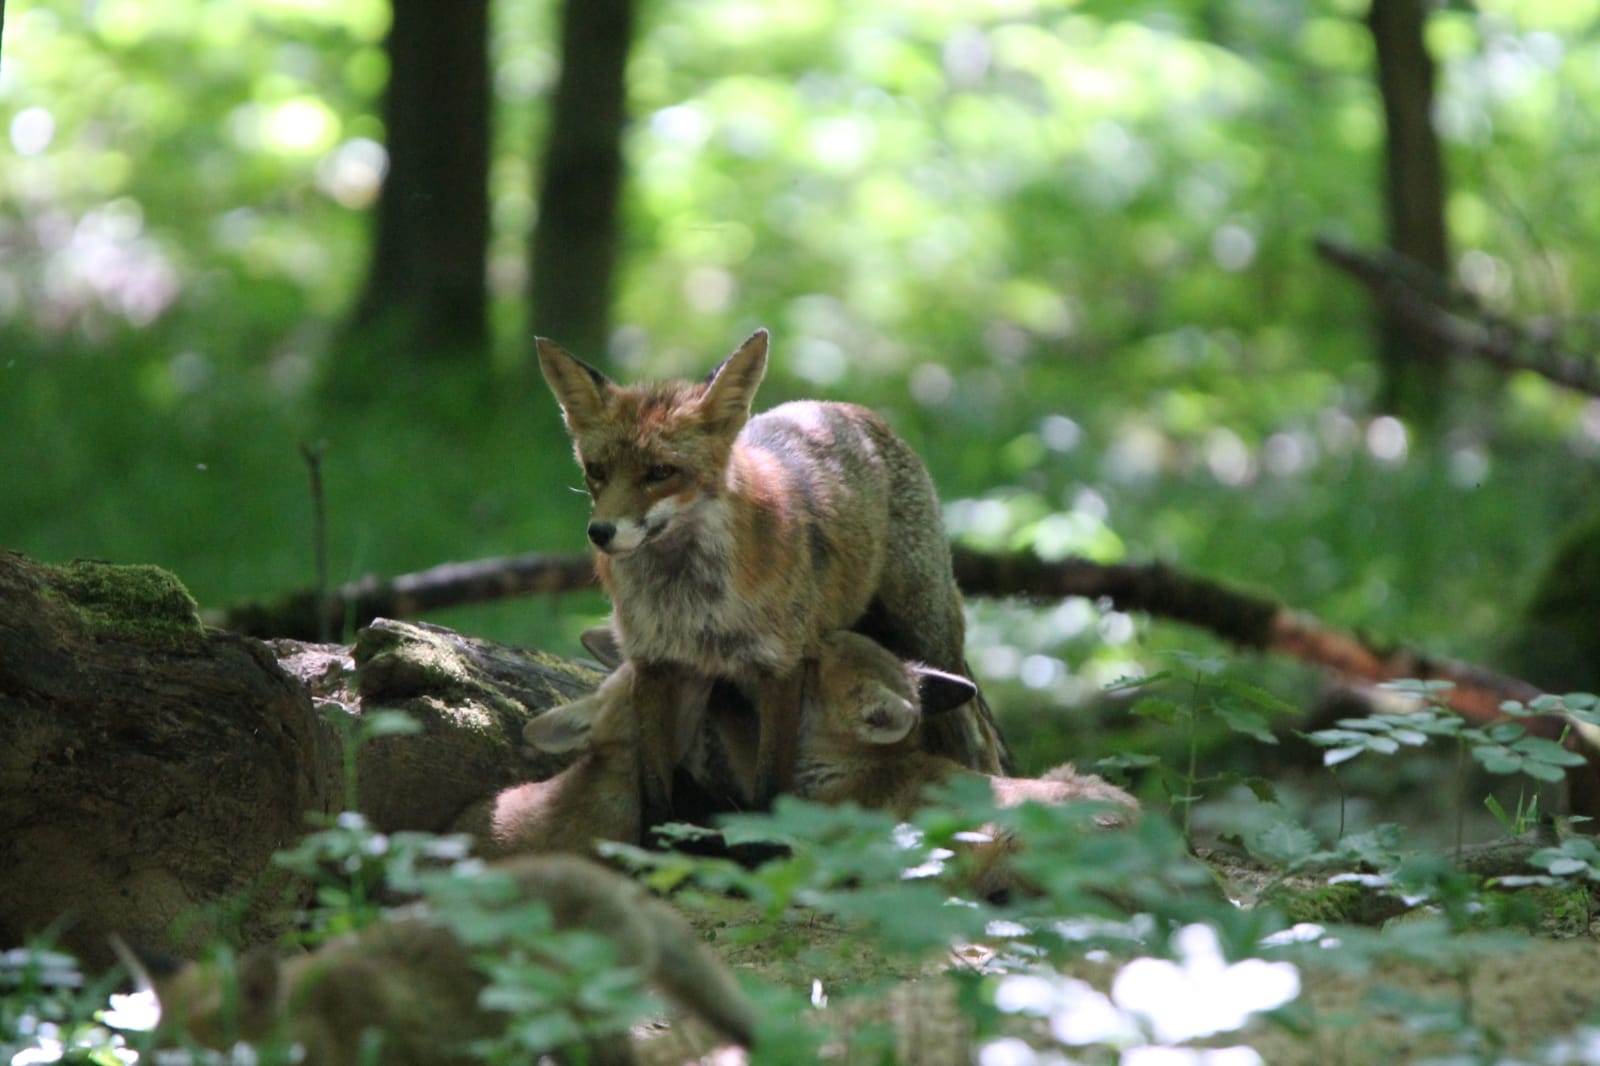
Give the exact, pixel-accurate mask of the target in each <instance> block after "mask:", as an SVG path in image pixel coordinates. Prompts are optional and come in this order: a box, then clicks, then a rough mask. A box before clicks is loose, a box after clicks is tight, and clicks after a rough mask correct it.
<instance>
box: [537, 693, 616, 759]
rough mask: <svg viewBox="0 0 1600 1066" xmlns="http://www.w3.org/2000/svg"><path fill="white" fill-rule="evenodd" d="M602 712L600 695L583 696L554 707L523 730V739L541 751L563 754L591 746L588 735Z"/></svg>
mask: <svg viewBox="0 0 1600 1066" xmlns="http://www.w3.org/2000/svg"><path fill="white" fill-rule="evenodd" d="M599 713H600V699H599V697H598V696H594V695H590V696H584V697H583V698H581V699H576V700H573V701H572V702H571V703H564V704H562V705H561V706H560V707H552V708H550V710H548V711H545V712H544V713H543V714H541V715H540V716H539V717H537V718H535V719H534V720H533V721H531V722H529V723H528V724H527V725H525V726H523V727H522V739H523V740H525V741H527V742H528V743H529V744H531V745H532V746H533V747H535V748H538V749H539V750H540V751H543V752H549V753H550V754H552V755H562V754H565V753H566V752H569V751H580V750H583V749H585V748H587V747H588V746H589V733H590V731H591V730H592V729H593V727H594V720H595V718H596V717H597V716H598V715H599Z"/></svg>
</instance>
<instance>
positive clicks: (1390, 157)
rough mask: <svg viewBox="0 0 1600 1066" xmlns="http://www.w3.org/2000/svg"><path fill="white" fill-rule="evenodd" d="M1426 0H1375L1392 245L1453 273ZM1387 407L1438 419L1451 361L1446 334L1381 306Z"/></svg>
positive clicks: (1383, 405) (1382, 396) (1372, 15)
mask: <svg viewBox="0 0 1600 1066" xmlns="http://www.w3.org/2000/svg"><path fill="white" fill-rule="evenodd" d="M1426 22H1427V12H1426V9H1425V7H1424V0H1372V7H1371V8H1370V9H1369V11H1368V13H1367V26H1368V28H1369V29H1370V30H1371V31H1372V40H1373V44H1374V45H1375V46H1376V49H1377V64H1378V88H1379V91H1380V93H1381V94H1382V96H1383V116H1384V122H1385V124H1386V126H1387V129H1388V137H1387V139H1386V140H1385V142H1384V145H1385V150H1384V193H1385V208H1386V214H1387V220H1388V229H1389V247H1390V248H1391V249H1393V250H1394V251H1396V252H1399V253H1400V254H1402V255H1404V256H1406V257H1408V258H1410V259H1412V260H1414V261H1416V262H1418V263H1421V264H1422V265H1423V266H1425V267H1427V268H1428V269H1429V270H1430V271H1432V272H1433V273H1434V274H1436V275H1437V276H1439V277H1448V276H1449V269H1450V264H1449V250H1448V247H1447V241H1446V234H1445V221H1444V196H1445V188H1444V182H1445V177H1444V163H1443V160H1442V157H1441V154H1440V150H1439V137H1438V134H1437V133H1436V132H1435V131H1434V128H1433V80H1434V66H1433V57H1432V56H1430V55H1429V54H1428V49H1427V45H1426V42H1425V40H1424V36H1423V31H1424V28H1425V25H1426ZM1380 314H1381V316H1382V317H1381V318H1380V320H1379V360H1380V362H1381V364H1382V369H1383V381H1382V385H1381V388H1380V392H1379V396H1378V405H1379V408H1380V409H1381V410H1384V411H1388V412H1391V413H1393V414H1397V415H1401V416H1403V417H1407V418H1410V419H1412V420H1413V421H1415V422H1417V423H1419V424H1421V425H1422V426H1424V427H1426V426H1428V425H1430V424H1432V423H1435V422H1436V421H1437V420H1438V417H1439V415H1440V413H1441V408H1442V400H1443V398H1444V396H1445V389H1444V387H1443V385H1444V378H1445V374H1446V363H1445V360H1444V357H1443V353H1442V351H1441V342H1440V340H1439V339H1438V338H1437V337H1436V336H1434V335H1432V334H1430V333H1428V332H1427V331H1425V330H1419V329H1416V328H1414V327H1413V326H1411V325H1410V324H1408V323H1407V321H1406V320H1405V319H1404V317H1403V316H1400V315H1398V314H1396V313H1395V312H1394V311H1392V310H1388V309H1384V310H1381V311H1380Z"/></svg>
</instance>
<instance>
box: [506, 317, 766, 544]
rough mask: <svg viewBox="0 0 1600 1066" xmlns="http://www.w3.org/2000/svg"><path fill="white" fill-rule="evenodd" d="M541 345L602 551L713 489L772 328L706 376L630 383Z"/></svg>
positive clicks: (640, 537)
mask: <svg viewBox="0 0 1600 1066" xmlns="http://www.w3.org/2000/svg"><path fill="white" fill-rule="evenodd" d="M538 348H539V369H540V370H541V371H542V372H543V373H544V379H545V381H546V382H547V383H548V384H549V386H550V391H552V392H554V393H555V396H556V400H557V402H558V403H560V404H561V411H562V415H563V416H564V417H565V419H566V423H567V431H568V432H569V433H570V434H571V435H572V443H573V450H574V452H575V453H576V455H577V458H578V465H579V467H581V468H582V470H583V477H584V483H585V485H586V486H587V487H588V490H589V496H590V498H591V499H592V500H593V501H594V511H593V514H592V515H591V516H590V520H589V540H590V542H591V543H592V544H593V545H594V546H595V547H596V548H597V549H599V550H600V551H601V552H602V553H603V554H604V555H607V556H612V557H621V556H625V555H627V554H629V553H630V552H633V551H635V550H637V549H638V548H639V547H641V546H642V545H644V544H646V543H648V542H650V541H653V540H655V539H657V538H658V537H660V536H662V535H663V534H665V533H667V532H668V531H669V530H670V529H672V528H673V526H674V524H675V523H676V520H677V519H679V517H680V516H682V515H684V514H686V513H689V512H692V511H693V510H694V509H695V507H696V505H697V504H699V503H702V502H704V501H707V500H710V499H712V498H713V497H714V496H715V495H716V493H717V492H718V491H719V490H720V488H721V486H722V483H723V479H724V477H725V474H726V471H727V465H728V455H729V452H730V450H731V449H732V447H733V441H734V438H735V437H737V436H738V435H739V431H740V430H741V429H743V428H744V424H745V422H747V421H748V420H749V418H750V404H751V402H752V401H753V400H754V398H755V393H756V388H757V387H758V386H759V385H760V384H761V379H762V376H763V375H764V374H765V373H766V369H767V331H766V330H764V329H761V330H757V331H756V332H755V333H753V334H751V336H750V338H749V339H748V340H746V341H745V342H744V343H743V344H741V345H740V346H739V348H738V349H737V350H736V351H735V352H734V353H733V354H732V355H730V356H728V357H727V358H726V359H724V360H723V361H722V363H721V364H720V365H719V366H718V367H717V368H716V369H715V370H713V371H712V372H711V374H710V375H709V376H708V377H707V378H706V379H705V380H704V381H700V382H689V381H669V382H660V383H655V384H646V385H632V386H626V387H624V386H620V385H617V384H615V383H614V382H612V381H611V379H609V378H607V377H606V376H605V375H604V374H602V373H601V372H600V371H598V370H596V369H595V368H594V367H592V366H589V365H588V364H587V363H584V362H582V361H580V360H579V359H577V358H575V357H573V356H572V355H570V354H569V353H567V352H566V351H565V350H563V349H562V348H561V347H560V346H558V345H556V344H553V343H551V342H550V341H547V340H544V339H543V338H540V340H539V342H538Z"/></svg>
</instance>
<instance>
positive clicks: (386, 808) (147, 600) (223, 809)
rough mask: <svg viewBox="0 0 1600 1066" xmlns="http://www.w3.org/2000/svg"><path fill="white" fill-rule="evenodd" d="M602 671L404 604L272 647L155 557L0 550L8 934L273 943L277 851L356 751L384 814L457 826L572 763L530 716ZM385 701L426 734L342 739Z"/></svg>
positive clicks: (339, 785)
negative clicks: (350, 629) (495, 799)
mask: <svg viewBox="0 0 1600 1066" xmlns="http://www.w3.org/2000/svg"><path fill="white" fill-rule="evenodd" d="M358 667H359V670H358V669H357V668H358ZM597 679H598V674H596V673H595V672H594V671H592V670H589V669H585V668H581V667H575V666H573V665H572V664H564V663H563V662H562V661H561V660H559V659H554V658H552V657H548V656H540V655H538V654H535V653H527V652H521V651H517V650H515V649H510V648H502V647H498V646H496V645H492V644H489V643H487V642H484V641H476V640H472V639H470V638H466V637H461V636H459V635H457V634H454V633H451V632H450V631H449V630H443V629H437V628H434V627H430V626H420V625H408V624H405V623H398V622H377V623H374V624H373V626H371V627H370V628H368V629H367V630H364V631H363V632H362V634H361V636H360V638H359V639H358V640H357V642H356V644H355V645H354V647H352V648H344V647H341V646H338V645H311V644H300V643H296V642H292V641H275V642H272V643H271V644H264V643H262V642H260V641H256V640H251V639H249V638H246V637H241V636H237V635H235V634H231V633H223V632H219V631H217V630H210V629H205V628H204V627H202V626H201V624H200V621H199V619H198V617H197V615H196V611H195V606H194V602H193V601H192V600H190V599H189V597H188V594H187V593H186V592H185V591H184V590H183V588H182V586H181V585H179V584H178V582H177V581H176V580H175V579H174V578H172V577H171V575H169V574H166V573H164V572H163V571H160V570H158V569H156V568H155V567H147V566H136V567H119V566H109V565H106V564H100V563H75V564H73V565H71V566H69V567H50V566H44V565H41V564H39V563H35V562H32V561H30V560H28V559H25V558H23V557H22V556H20V555H16V554H14V553H9V552H0V948H4V947H9V946H11V945H15V944H19V943H21V942H22V941H23V940H25V939H26V938H27V937H29V936H32V935H34V934H37V933H40V932H42V931H44V930H46V929H48V928H50V927H51V926H52V924H53V923H59V925H57V926H56V931H57V934H58V936H57V939H58V942H59V943H60V945H61V946H62V947H64V948H65V949H67V950H69V951H71V952H72V953H73V954H76V955H78V956H80V957H82V958H85V959H88V960H91V961H94V962H97V963H98V962H108V961H109V947H108V941H107V935H108V934H110V933H113V932H114V933H118V934H119V935H121V936H122V937H123V938H125V939H126V940H128V941H129V942H131V943H135V944H141V945H144V946H147V947H151V948H160V949H164V950H167V951H174V952H177V953H180V954H189V953H192V952H194V951H196V950H198V948H199V947H201V946H202V945H204V944H205V943H207V942H209V941H210V940H212V939H213V938H214V937H216V936H218V935H221V936H225V937H227V938H229V939H232V940H236V941H239V942H242V943H246V944H249V943H259V942H262V941H265V940H268V939H271V938H273V937H275V936H277V935H278V934H279V933H281V932H283V931H284V928H285V924H286V922H287V920H288V916H289V915H291V914H292V911H293V908H294V907H295V906H296V905H299V904H302V903H304V902H306V901H307V899H306V890H305V886H304V885H296V884H294V883H293V882H292V881H291V880H290V879H289V877H288V875H287V874H286V873H284V872H283V871H280V870H278V869H277V868H275V867H274V866H273V865H272V863H271V858H272V854H273V852H275V851H277V850H279V849H281V848H284V847H286V846H289V845H292V844H293V843H294V842H295V841H296V840H298V839H299V838H300V837H301V836H302V835H303V834H304V833H305V832H306V830H307V827H308V822H307V815H308V814H310V815H327V814H330V813H332V812H335V811H338V810H340V809H342V808H343V807H344V806H345V796H346V782H345V778H344V769H345V767H346V766H347V765H352V764H353V767H354V771H355V774H356V784H357V786H358V787H357V790H356V797H357V807H358V808H359V809H360V810H361V811H363V812H364V813H365V814H366V815H367V817H368V819H369V820H370V821H371V822H372V824H373V825H374V826H376V827H377V828H378V829H380V830H383V831H386V832H391V831H395V830H403V829H419V830H430V831H443V830H447V829H449V828H450V827H451V826H452V824H453V823H454V821H455V819H456V817H457V816H458V815H459V814H460V812H461V811H462V810H463V809H464V808H466V807H468V806H470V805H471V804H473V803H475V802H477V801H480V800H482V799H483V798H485V797H486V796H489V795H492V794H493V793H495V792H496V791H498V790H499V789H501V788H504V787H506V786H508V785H511V784H515V783H517V782H519V781H524V780H531V779H538V778H541V777H547V776H549V775H550V774H552V773H554V772H555V771H556V770H558V769H560V768H561V765H562V763H561V762H560V761H557V760H553V759H550V758H548V757H544V758H541V759H537V760H533V761H529V760H528V759H526V758H525V756H524V755H523V753H522V746H521V729H522V725H523V724H524V722H525V721H526V720H527V717H528V716H529V715H530V714H532V713H536V712H537V711H539V710H541V709H543V708H545V707H548V706H551V705H553V704H556V703H562V702H565V701H566V700H568V699H571V698H573V697H574V696H576V695H578V694H580V693H582V692H584V691H587V690H588V689H590V688H592V687H593V685H594V684H595V682H596V680H597ZM379 707H381V708H385V709H389V708H395V709H399V710H403V711H405V712H407V713H408V714H410V715H411V716H412V717H413V718H414V719H416V720H417V721H419V722H420V723H421V724H422V726H423V731H422V732H421V733H417V734H407V735H398V736H383V737H380V738H377V739H373V740H369V741H367V742H366V743H364V744H362V745H360V746H359V747H356V748H354V749H352V750H349V751H347V747H346V744H347V741H346V738H347V737H349V736H350V735H352V733H353V728H352V727H353V726H354V724H355V723H356V722H358V721H359V720H360V717H361V715H363V714H364V713H365V711H367V710H368V709H372V708H379Z"/></svg>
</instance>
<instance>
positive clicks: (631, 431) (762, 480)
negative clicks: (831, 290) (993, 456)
mask: <svg viewBox="0 0 1600 1066" xmlns="http://www.w3.org/2000/svg"><path fill="white" fill-rule="evenodd" d="M766 364H767V333H766V331H765V330H758V331H757V332H756V333H755V334H753V335H752V336H751V337H750V338H749V339H748V340H746V341H745V342H744V343H743V344H742V345H740V347H739V348H738V349H737V350H736V351H735V352H734V353H733V354H732V355H730V356H728V358H727V359H725V360H724V361H723V362H722V364H721V365H719V366H718V367H717V368H716V369H715V370H714V371H712V372H711V374H710V376H709V377H708V378H707V379H706V380H705V381H702V382H688V381H670V382H663V383H655V384H644V385H634V386H627V387H623V386H618V385H616V384H614V383H612V382H611V381H610V380H609V379H608V378H607V377H606V376H605V375H603V374H602V373H600V372H599V371H598V370H595V369H594V368H593V367H590V366H588V365H586V364H584V363H582V362H580V361H579V360H578V359H576V358H574V357H573V356H571V355H569V354H568V353H567V352H565V351H564V350H562V349H561V348H559V347H558V346H556V345H554V344H552V343H550V342H549V341H544V340H541V341H540V342H539V365H540V368H541V370H542V371H543V373H544V377H545V380H546V382H548V383H549V385H550V388H551V390H552V391H553V392H554V393H555V395H556V399H557V400H558V401H559V403H560V405H561V409H562V412H563V414H564V416H565V419H566V425H567V429H568V430H569V432H570V433H571V435H572V439H573V445H574V450H575V453H576V455H577V459H578V463H579V465H580V467H581V468H582V470H583V476H584V480H585V483H586V484H587V486H588V489H589V494H590V496H591V498H592V500H593V505H594V506H593V513H592V515H591V517H590V520H589V526H588V535H589V540H590V541H591V542H592V543H593V545H594V547H595V549H596V551H597V557H596V571H597V573H598V574H599V577H600V580H601V583H602V584H603V585H604V586H605V588H606V591H607V592H608V593H609V594H610V596H611V601H612V605H613V608H614V619H615V624H616V627H617V630H618V635H619V637H620V640H621V647H622V651H623V653H624V655H625V656H626V657H627V659H628V660H629V661H631V662H633V663H634V664H635V665H636V666H637V667H639V668H640V669H641V670H642V671H647V672H653V671H655V670H656V669H657V668H659V667H662V666H670V667H675V668H678V669H687V670H689V671H692V672H694V673H696V674H698V675H700V676H714V677H723V678H728V679H730V680H732V681H734V682H736V683H738V684H740V685H742V686H744V687H745V688H746V690H747V691H750V692H752V693H754V701H755V703H756V705H757V706H758V708H759V709H760V710H759V712H758V713H759V731H760V734H761V737H760V741H759V751H758V754H757V762H758V767H757V770H756V772H755V774H754V777H755V779H756V780H758V781H759V782H760V786H759V787H760V789H761V791H762V792H763V793H764V795H763V796H762V797H760V798H761V799H767V798H770V794H771V790H772V787H773V783H774V781H775V780H776V779H777V778H779V777H782V776H786V774H787V767H786V766H785V765H784V764H785V763H786V761H787V760H788V759H790V758H792V754H793V753H792V751H788V750H786V749H785V747H784V738H785V737H789V736H792V734H793V727H794V720H795V719H796V717H797V716H798V713H799V709H798V706H797V705H796V703H795V700H794V695H795V692H796V691H797V687H796V686H795V685H794V683H793V675H794V674H795V672H796V670H797V669H798V667H799V666H800V663H801V661H802V660H804V659H806V658H808V657H810V656H813V655H815V654H816V649H817V648H818V646H819V644H820V642H821V641H822V639H823V637H824V636H825V635H826V634H828V633H831V632H833V631H835V630H839V629H848V628H853V627H858V626H859V627H861V628H863V629H864V630H865V631H868V632H871V634H872V635H873V636H875V637H877V638H878V639H880V640H882V641H883V643H884V644H885V645H886V646H887V647H888V648H889V649H890V650H891V651H893V652H894V653H895V654H897V655H902V656H905V657H907V658H911V659H916V660H918V661H922V662H926V663H929V664H930V665H932V666H934V667H936V668H938V669H941V670H946V671H952V672H960V673H965V672H966V668H965V662H964V659H963V645H964V639H965V633H964V629H965V623H964V621H963V618H962V613H961V596H960V592H959V591H958V590H957V588H956V584H955V578H954V576H953V574H952V572H951V566H950V551H949V546H948V544H947V542H946V540H945V537H944V532H943V529H942V526H941V524H940V517H939V503H938V498H937V496H936V494H935V492H934V488H933V483H932V481H931V480H930V479H929V477H928V473H927V471H926V470H925V469H924V468H923V465H922V462H921V461H920V460H919V459H918V458H917V456H916V454H915V453H913V452H912V451H911V449H910V448H909V447H908V446H907V445H906V444H905V443H904V442H903V441H901V440H900V439H899V438H898V437H896V436H895V435H894V433H893V432H892V431H891V430H890V429H889V427H888V425H887V424H886V423H885V422H884V421H883V420H882V419H881V418H880V417H879V416H877V415H876V414H874V413H873V412H872V411H869V410H868V409H866V408H864V407H858V406H855V405H853V404H843V403H821V402H799V403H788V404H784V405H782V406H779V407H777V408H774V409H773V410H771V411H767V412H765V413H763V414H760V415H757V416H755V417H751V414H750V406H751V402H752V400H753V398H754V396H755V392H756V389H757V387H758V386H759V385H760V384H761V380H762V377H763V376H764V375H765V373H766ZM680 682H681V678H674V679H673V680H672V682H670V683H680ZM698 728H699V726H698V725H697V724H691V725H690V726H681V725H674V726H671V727H669V728H668V730H667V731H668V732H669V733H670V734H671V735H672V737H675V738H676V739H677V740H680V741H682V740H684V739H686V738H687V737H688V736H690V735H692V734H693V733H694V732H695V730H696V729H698ZM665 739H666V738H657V737H653V736H647V737H646V738H645V743H646V744H647V746H651V747H654V746H655V745H656V744H657V743H658V741H662V742H664V741H665ZM925 742H926V743H927V745H928V747H929V748H930V750H933V751H936V752H938V753H940V754H943V755H947V756H949V757H951V758H954V759H955V760H956V761H958V762H960V763H962V764H963V765H965V766H969V767H972V768H974V769H980V770H987V771H991V772H998V771H1000V770H1001V769H1002V766H1003V765H1004V764H1005V763H1006V762H1008V755H1007V753H1006V751H1005V748H1004V744H1003V741H1002V740H1001V738H1000V736H999V733H998V730H997V729H996V727H995V725H994V722H993V720H992V718H991V717H990V716H989V713H988V709H987V707H985V706H984V705H983V704H982V702H981V700H977V701H974V703H973V706H971V707H969V708H965V709H963V711H962V712H960V713H957V714H952V715H949V716H946V717H945V718H943V719H942V720H941V721H940V722H939V723H938V724H937V725H934V726H930V728H929V729H928V730H927V731H926V733H925ZM681 754H682V752H681V751H676V752H668V753H663V752H659V751H653V752H652V753H651V756H650V757H651V759H652V760H653V761H654V762H656V763H658V764H659V763H660V762H662V761H666V762H668V763H672V762H675V761H676V759H677V758H678V756H680V755H681ZM665 769H666V768H664V767H662V766H660V765H654V766H652V767H651V768H650V773H651V775H652V777H659V776H661V774H662V773H664V772H665Z"/></svg>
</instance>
